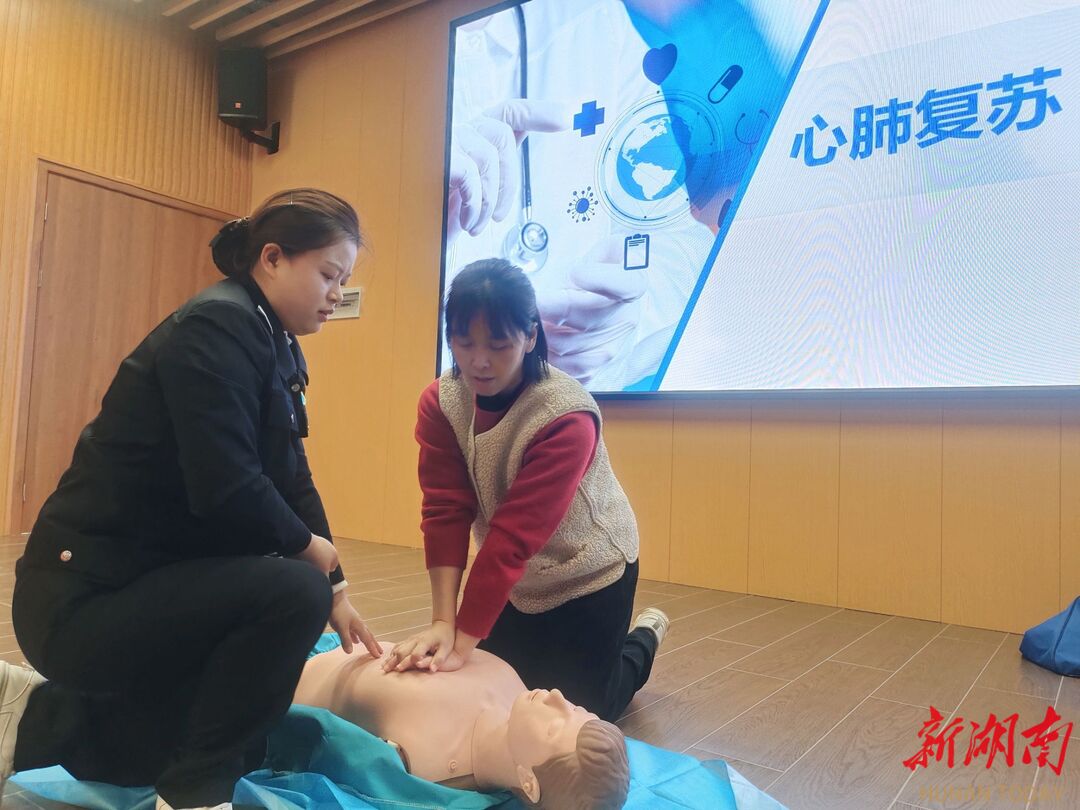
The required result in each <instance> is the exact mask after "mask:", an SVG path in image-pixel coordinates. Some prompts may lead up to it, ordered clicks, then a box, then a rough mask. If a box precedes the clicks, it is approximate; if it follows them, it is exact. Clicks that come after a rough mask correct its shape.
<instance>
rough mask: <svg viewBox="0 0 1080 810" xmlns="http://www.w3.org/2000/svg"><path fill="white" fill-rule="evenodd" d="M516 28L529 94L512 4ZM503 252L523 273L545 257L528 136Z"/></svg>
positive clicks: (520, 22)
mask: <svg viewBox="0 0 1080 810" xmlns="http://www.w3.org/2000/svg"><path fill="white" fill-rule="evenodd" d="M514 11H515V13H516V15H517V28H518V45H519V47H518V65H519V67H520V73H521V98H522V99H527V98H528V97H529V74H528V61H529V59H528V44H527V40H526V38H525V12H524V11H522V10H521V6H520V5H518V6H515V7H514ZM503 256H505V257H506V259H507V260H509V261H511V262H513V263H514V264H516V265H518V266H519V267H520V268H521V269H522V270H524V271H525V272H526V273H535V272H536V271H537V270H539V269H540V268H541V267H543V266H544V262H546V261H547V257H548V232H547V228H545V227H544V226H543V225H541V224H540V223H539V222H536V221H535V220H534V219H533V218H532V179H531V178H530V176H529V139H528V137H526V138H525V140H524V141H522V142H521V218H520V220H519V222H518V224H517V225H516V226H515V227H513V228H511V229H510V230H509V231H508V232H507V234H506V240H505V241H504V242H503Z"/></svg>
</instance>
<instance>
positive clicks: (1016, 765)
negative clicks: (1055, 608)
mask: <svg viewBox="0 0 1080 810" xmlns="http://www.w3.org/2000/svg"><path fill="white" fill-rule="evenodd" d="M991 712H993V713H994V714H995V715H996V716H997V718H998V719H999V720H1004V719H1005V718H1007V717H1008V716H1009V715H1011V714H1012V713H1014V712H1016V713H1018V715H1019V720H1018V722H1017V724H1016V731H1015V733H1014V745H1015V748H1014V759H1013V765H1012V766H1011V767H1010V766H1009V765H1008V763H1007V761H1006V759H1005V757H1004V756H1003V755H1001V754H998V755H997V756H996V757H995V758H994V761H993V764H992V766H991V767H990V768H989V769H988V768H987V767H986V764H987V762H988V761H989V758H988V757H987V756H985V755H983V756H980V757H977V758H975V759H974V760H973V761H972V762H971V763H970V764H969V765H965V764H964V758H965V754H966V752H967V750H968V746H969V743H970V741H971V731H972V723H978V724H979V725H980V727H982V726H984V725H985V724H986V722H987V719H988V718H989V715H990V713H991ZM1045 713H1046V701H1045V700H1042V699H1040V698H1037V697H1032V696H1030V695H1018V694H1010V693H1007V692H998V691H996V690H993V689H983V688H980V687H976V688H974V689H972V690H971V693H970V694H969V695H968V696H967V697H966V698H964V701H963V702H962V703H961V704H960V706H959V707H957V711H956V717H957V718H961V719H962V720H963V723H962V726H963V730H962V731H961V732H960V734H959V735H957V737H956V742H955V760H954V765H953V767H952V768H949V767H948V766H947V764H946V763H945V762H938V761H936V760H934V759H931V760H930V762H929V765H928V767H926V768H919V769H918V770H916V771H915V772H914V774H913V775H912V777H911V780H910V781H909V782H908V784H907V786H906V787H905V788H904V790H903V792H902V793H901V794H900V797H899V798H900V800H901V801H905V802H910V803H914V804H918V805H922V806H923V807H927V808H930V810H938V808H942V810H968V808H971V809H972V810H975V808H978V810H1006V808H1012V810H1016V808H1017V807H1023V806H1024V805H1025V804H1026V802H1027V799H1028V795H1029V793H1030V790H1031V787H1032V785H1033V783H1034V781H1035V772H1036V770H1037V769H1036V767H1035V766H1034V764H1032V765H1025V764H1023V762H1022V758H1021V755H1022V751H1023V749H1024V745H1025V743H1026V740H1025V739H1024V738H1023V737H1022V736H1021V734H1020V732H1021V731H1022V730H1023V729H1025V728H1027V727H1029V726H1031V725H1033V724H1034V723H1037V722H1038V721H1039V720H1041V719H1042V718H1043V716H1044V715H1045ZM914 750H916V751H917V750H918V748H917V747H914Z"/></svg>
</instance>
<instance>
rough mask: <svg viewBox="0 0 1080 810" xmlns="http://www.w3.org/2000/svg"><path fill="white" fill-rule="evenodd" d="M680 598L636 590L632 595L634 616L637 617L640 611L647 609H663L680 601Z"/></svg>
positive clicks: (669, 594)
mask: <svg viewBox="0 0 1080 810" xmlns="http://www.w3.org/2000/svg"><path fill="white" fill-rule="evenodd" d="M682 598H683V597H681V596H676V595H675V594H673V593H654V592H652V591H642V590H638V592H637V593H635V594H634V615H635V616H637V615H638V614H639V613H641V611H643V610H644V609H645V608H648V607H655V608H660V609H661V610H663V609H664V607H665V605H667V604H669V603H671V602H674V601H676V600H679V599H682Z"/></svg>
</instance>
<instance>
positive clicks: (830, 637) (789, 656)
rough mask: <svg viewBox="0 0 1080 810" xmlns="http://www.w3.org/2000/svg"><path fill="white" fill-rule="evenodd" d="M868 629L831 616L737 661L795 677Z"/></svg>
mask: <svg viewBox="0 0 1080 810" xmlns="http://www.w3.org/2000/svg"><path fill="white" fill-rule="evenodd" d="M870 630H871V628H869V627H867V626H865V625H861V624H852V623H850V622H839V621H834V620H833V619H832V618H831V617H830V618H828V619H825V620H824V621H820V622H817V623H816V624H812V625H810V626H809V627H805V628H803V629H802V630H799V631H797V632H795V633H793V634H792V635H790V636H788V637H787V638H784V639H781V640H780V641H777V642H775V643H774V644H770V645H769V646H768V647H765V648H763V649H761V650H759V651H758V652H756V653H754V654H753V655H751V656H750V657H749V658H745V659H743V660H742V661H740V662H739V664H738V668H739V669H741V670H744V671H746V672H756V673H758V674H759V675H771V676H773V677H774V678H786V679H787V680H794V679H795V678H798V677H799V676H800V675H802V674H803V673H804V672H807V671H808V670H809V669H811V668H812V667H815V666H817V665H818V664H819V663H821V662H822V661H824V660H825V659H826V658H828V657H829V656H830V655H834V654H835V653H837V652H838V651H840V650H841V649H843V648H844V647H846V646H847V645H848V644H851V643H852V642H854V641H857V640H858V639H859V638H860V637H861V636H864V635H866V634H867V633H869V632H870ZM882 680H884V678H882Z"/></svg>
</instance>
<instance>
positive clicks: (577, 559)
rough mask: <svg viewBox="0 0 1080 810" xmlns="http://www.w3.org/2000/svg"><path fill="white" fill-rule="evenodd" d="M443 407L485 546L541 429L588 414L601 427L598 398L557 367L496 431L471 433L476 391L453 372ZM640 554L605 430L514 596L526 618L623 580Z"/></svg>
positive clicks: (442, 391) (443, 384)
mask: <svg viewBox="0 0 1080 810" xmlns="http://www.w3.org/2000/svg"><path fill="white" fill-rule="evenodd" d="M439 406H440V407H441V408H442V412H443V414H445V415H446V418H447V420H449V422H450V425H451V426H452V427H453V429H454V434H455V435H456V436H457V440H458V445H459V446H460V447H461V452H462V454H463V455H464V456H465V460H466V462H467V464H468V467H469V476H470V478H471V479H472V484H473V489H474V490H475V491H476V496H477V504H478V508H477V512H476V520H475V521H474V522H473V539H474V540H475V541H476V544H477V546H478V547H479V546H482V545H483V543H484V539H485V538H486V537H487V534H488V528H489V526H490V524H491V519H492V518H493V517H494V515H495V510H496V509H498V507H499V504H500V503H502V501H503V498H504V497H505V496H506V493H507V490H509V489H510V485H511V484H512V483H513V482H514V478H515V477H517V474H518V470H520V469H521V460H522V457H523V456H524V454H525V449H526V448H527V447H528V446H529V444H530V443H531V442H532V440H533V438H534V437H535V436H536V434H537V433H538V432H540V431H541V430H543V429H544V428H545V427H547V426H548V425H549V424H551V423H552V422H553V421H555V420H556V419H558V418H559V417H561V416H565V415H566V414H568V413H573V412H575V411H587V412H589V413H591V414H592V415H593V416H594V417H595V418H596V421H597V425H601V423H602V420H601V417H600V409H599V408H598V407H597V405H596V401H595V400H594V399H593V398H592V397H591V396H590V395H589V393H588V392H587V391H586V390H585V389H584V388H582V387H581V384H580V383H578V382H577V381H576V380H575V379H573V378H572V377H570V376H569V375H567V374H564V373H563V372H561V371H559V370H558V369H556V368H551V375H550V376H549V377H548V378H547V379H544V380H540V381H538V382H535V383H533V384H531V385H529V386H527V387H526V388H525V390H524V391H522V392H521V395H520V396H519V397H518V398H517V400H516V401H515V402H514V404H513V405H511V406H510V409H509V410H508V411H507V412H506V414H505V415H504V416H503V418H502V419H501V420H500V421H499V423H498V424H497V425H495V427H493V428H492V429H491V430H488V431H485V432H484V433H481V434H480V435H478V436H477V435H474V418H475V414H476V405H475V399H474V398H473V394H472V391H470V390H469V388H468V386H467V385H465V383H464V382H462V381H461V380H460V379H454V377H453V375H452V374H451V373H450V372H449V371H448V372H446V373H445V374H443V375H442V377H441V378H440V379H439ZM637 556H638V530H637V521H636V520H635V519H634V512H633V510H632V509H631V508H630V502H629V501H628V500H627V498H626V493H624V492H623V489H622V487H621V486H620V485H619V482H618V480H617V479H616V478H615V473H614V472H612V470H611V462H610V461H609V460H608V454H607V447H605V446H604V436H603V432H602V431H601V432H600V435H599V437H598V442H597V445H596V454H595V455H594V456H593V460H592V463H591V464H590V465H589V467H588V469H587V470H586V471H585V476H584V477H583V478H582V480H581V483H580V484H579V485H578V488H577V492H576V493H575V494H574V499H573V500H572V501H571V503H570V509H569V510H568V511H567V513H566V516H565V517H564V518H563V520H562V522H561V523H560V524H559V526H558V528H556V529H555V533H554V534H553V535H552V536H551V539H550V540H548V542H547V545H545V546H544V547H543V548H542V549H541V550H540V552H539V553H537V554H536V555H535V556H533V558H532V559H531V560H529V562H528V563H527V564H526V568H525V575H524V576H523V577H522V578H521V580H520V581H519V582H518V583H517V585H515V586H514V589H513V590H512V591H511V592H510V602H511V603H512V604H513V605H514V607H516V608H517V609H518V610H520V611H522V612H523V613H541V612H543V611H546V610H551V609H552V608H556V607H558V606H559V605H561V604H563V603H564V602H568V601H570V600H571V599H576V598H578V597H579V596H585V595H587V594H590V593H595V592H596V591H598V590H600V589H601V588H603V587H605V586H607V585H610V584H611V583H613V582H615V581H616V580H617V579H619V577H621V576H622V574H623V571H624V570H625V568H626V564H627V563H628V562H633V561H634V560H636V559H637Z"/></svg>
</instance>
